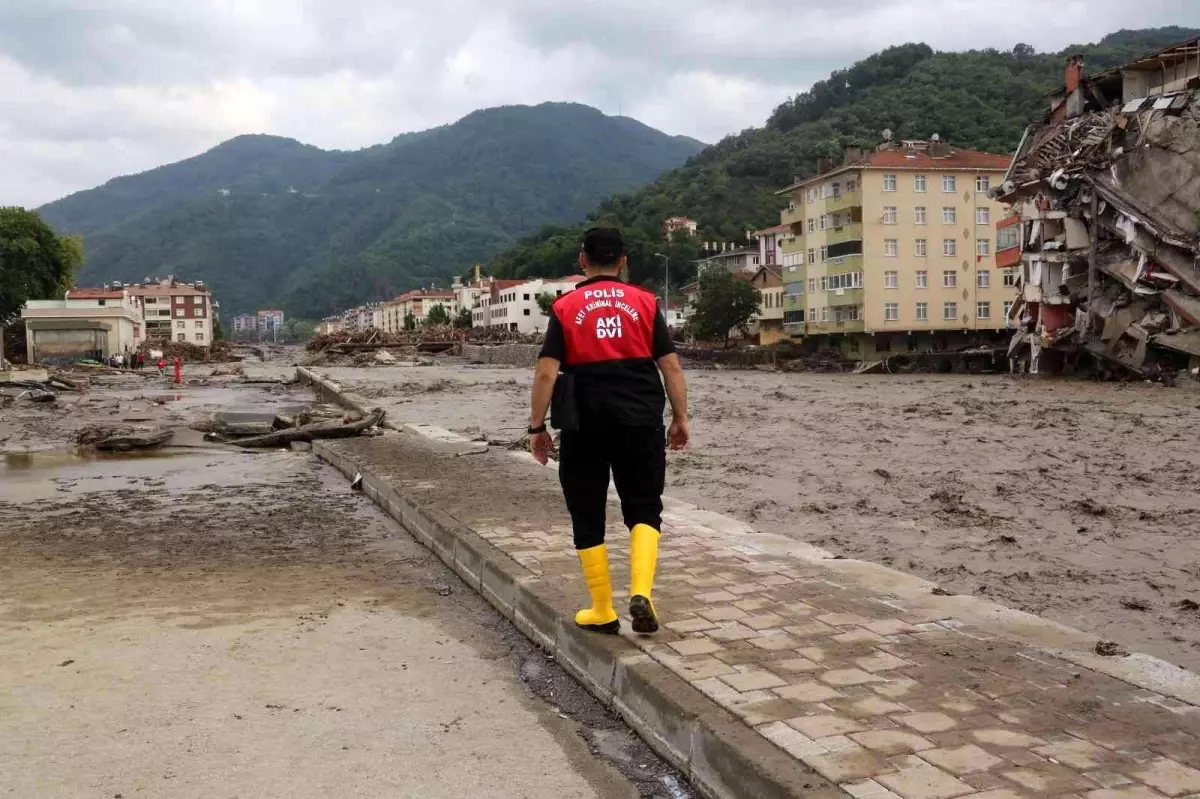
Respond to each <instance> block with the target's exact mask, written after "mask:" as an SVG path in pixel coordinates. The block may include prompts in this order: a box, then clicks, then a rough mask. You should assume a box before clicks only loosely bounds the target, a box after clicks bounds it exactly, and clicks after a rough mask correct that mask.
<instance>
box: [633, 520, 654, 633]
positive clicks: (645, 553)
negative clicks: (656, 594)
mask: <svg viewBox="0 0 1200 799" xmlns="http://www.w3.org/2000/svg"><path fill="white" fill-rule="evenodd" d="M658 538H659V533H658V530H655V529H654V528H653V527H651V526H650V525H648V524H635V525H634V526H633V529H632V530H630V531H629V616H630V618H631V619H633V631H634V632H635V633H656V632H658V613H657V612H656V611H655V610H654V602H652V601H651V600H650V592H651V591H652V590H653V588H654V567H655V566H656V565H657V563H658Z"/></svg>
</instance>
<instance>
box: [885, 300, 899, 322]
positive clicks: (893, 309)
mask: <svg viewBox="0 0 1200 799" xmlns="http://www.w3.org/2000/svg"><path fill="white" fill-rule="evenodd" d="M899 318H900V303H898V302H885V303H884V304H883V319H884V321H886V322H895V321H896V320H898V319H899Z"/></svg>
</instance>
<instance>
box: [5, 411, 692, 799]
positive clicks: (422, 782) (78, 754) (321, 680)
mask: <svg viewBox="0 0 1200 799" xmlns="http://www.w3.org/2000/svg"><path fill="white" fill-rule="evenodd" d="M264 394H266V396H265V397H264ZM303 396H304V395H303V394H298V393H291V392H289V393H288V394H268V393H266V392H261V391H258V390H256V389H253V388H249V389H242V390H239V389H236V388H231V389H225V388H219V389H207V388H199V389H196V390H194V391H192V392H188V393H187V395H186V396H185V398H184V399H183V400H180V401H179V402H177V403H174V404H175V405H176V407H179V408H183V409H184V410H183V411H181V412H180V414H181V415H182V416H184V417H185V418H184V419H181V420H176V421H177V422H179V423H183V422H186V421H187V420H188V419H190V418H195V417H196V416H197V415H198V414H204V413H208V412H210V411H211V410H213V409H216V408H224V409H225V410H235V411H242V412H247V413H256V412H260V411H261V409H262V408H263V407H264V406H263V404H261V403H260V400H263V399H266V400H267V402H266V406H267V407H271V408H274V409H278V408H281V407H285V406H288V405H289V404H292V405H294V403H295V402H296V401H297V398H301V399H302V398H303ZM109 399H111V398H109ZM120 401H121V402H122V403H124V402H126V401H127V400H126V399H122V400H120ZM128 401H130V402H135V403H136V402H138V400H136V398H134V399H130V400H128ZM124 412H125V411H124V410H122V413H124ZM9 431H10V433H11V432H12V428H9ZM191 444H192V446H193V447H194V448H167V449H163V450H158V451H154V452H151V453H144V454H134V455H119V456H97V455H86V454H80V453H76V452H73V451H70V450H67V449H64V448H59V449H57V450H51V451H38V452H27V451H22V452H7V453H5V454H4V455H3V456H2V457H0V519H3V520H4V521H3V524H0V585H3V586H5V589H4V592H3V593H2V594H0V651H2V652H4V653H5V656H4V657H3V658H2V659H0V763H3V764H4V767H3V768H2V769H0V796H13V797H81V796H97V797H112V796H125V797H128V796H146V797H156V796H170V797H201V796H203V797H210V796H213V795H228V796H255V797H274V796H279V797H284V796H286V797H318V796H320V797H324V796H332V795H337V796H381V795H389V796H414V797H415V796H420V797H462V796H489V797H490V796H495V797H543V796H544V797H633V796H661V797H672V799H677V798H678V797H686V796H688V795H689V794H688V792H687V788H686V787H685V786H684V784H683V782H682V781H681V780H680V778H679V776H678V774H676V773H675V772H674V771H673V770H672V769H670V768H669V767H667V766H666V765H665V764H663V763H662V762H661V761H660V760H658V759H657V758H656V757H655V756H654V755H653V753H651V752H650V751H649V750H648V749H647V748H646V747H645V746H644V744H642V743H641V742H640V740H639V739H637V738H636V736H634V735H633V734H632V733H631V732H630V731H629V730H628V728H626V727H625V726H624V725H623V724H622V723H621V722H620V721H619V720H618V719H616V718H615V717H614V716H612V715H611V714H610V713H609V712H608V711H607V710H605V709H604V708H603V707H601V706H600V705H599V704H598V703H596V702H595V701H594V700H592V699H591V697H590V696H588V695H587V694H586V693H585V692H584V691H583V689H582V688H581V687H580V686H579V685H578V684H577V683H576V682H574V681H573V680H572V679H571V678H570V677H569V676H568V675H566V673H565V672H563V670H562V669H561V668H560V667H559V666H558V665H557V663H555V662H554V660H553V659H552V658H548V657H547V656H545V655H544V654H542V653H541V652H540V651H538V650H537V649H535V648H534V647H533V646H532V645H530V644H529V643H528V642H527V641H526V639H525V638H524V637H523V636H521V635H520V634H519V633H517V632H516V631H515V630H514V629H513V628H512V627H511V625H509V623H508V622H507V621H504V620H503V619H502V618H500V617H499V616H498V615H496V614H495V613H494V612H493V611H492V610H491V609H490V608H489V607H488V606H487V605H486V603H485V602H484V601H483V600H482V599H480V598H479V597H478V596H477V595H475V594H474V593H473V592H472V591H470V589H468V588H467V587H466V586H464V585H463V584H462V583H461V582H459V580H458V578H457V577H455V576H454V575H453V574H452V573H451V572H449V571H448V570H446V569H445V568H444V567H443V566H442V565H441V563H440V562H439V561H438V560H437V559H436V558H435V557H433V556H432V555H431V554H430V553H429V552H428V551H427V550H425V549H424V548H422V547H421V546H420V545H418V544H417V543H415V542H414V541H413V540H412V539H411V538H410V537H409V536H408V535H407V534H406V533H405V532H404V531H403V530H401V529H400V528H399V527H398V526H397V525H395V523H394V522H393V521H392V520H390V519H389V518H387V517H385V516H384V515H383V514H381V513H380V512H379V511H378V510H377V509H376V508H375V507H374V506H373V505H372V504H371V503H370V502H368V501H367V500H366V499H365V498H363V497H362V496H361V495H359V494H357V493H353V492H351V491H350V490H349V487H348V486H347V484H346V481H345V480H343V479H342V478H341V476H340V475H337V474H336V473H334V472H333V470H332V469H330V468H328V467H326V466H324V465H322V464H320V463H319V462H318V461H317V460H316V459H315V458H313V457H312V456H311V455H307V454H302V453H293V452H287V451H278V450H276V451H270V452H242V451H236V452H234V451H228V450H223V449H217V448H211V447H206V446H205V444H204V442H203V441H202V440H201V441H192V442H191Z"/></svg>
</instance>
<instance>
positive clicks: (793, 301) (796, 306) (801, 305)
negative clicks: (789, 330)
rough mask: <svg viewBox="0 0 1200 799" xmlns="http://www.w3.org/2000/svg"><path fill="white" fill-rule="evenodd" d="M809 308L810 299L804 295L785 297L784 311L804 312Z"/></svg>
mask: <svg viewBox="0 0 1200 799" xmlns="http://www.w3.org/2000/svg"><path fill="white" fill-rule="evenodd" d="M807 307H808V298H807V297H806V296H805V295H803V294H798V295H796V296H795V297H793V296H792V295H790V294H785V295H783V311H784V313H787V312H789V311H803V310H804V309H805V308H807Z"/></svg>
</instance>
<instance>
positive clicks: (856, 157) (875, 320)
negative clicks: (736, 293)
mask: <svg viewBox="0 0 1200 799" xmlns="http://www.w3.org/2000/svg"><path fill="white" fill-rule="evenodd" d="M1008 163H1009V159H1008V157H1007V156H1001V155H993V154H991V153H982V152H977V151H974V150H963V149H958V148H955V147H951V146H949V145H947V144H943V143H940V142H936V141H934V142H922V141H906V142H901V143H899V144H892V143H890V142H889V143H885V144H884V145H882V146H881V147H880V148H878V149H877V150H875V151H874V152H870V153H867V154H863V153H861V151H854V150H848V151H847V154H846V160H845V162H844V163H843V164H842V165H841V166H839V167H834V168H830V165H828V164H826V165H825V166H826V168H825V169H824V170H823V171H822V173H821V174H819V175H816V176H814V177H811V178H807V179H804V180H800V181H797V182H796V183H794V184H792V185H791V186H789V187H787V188H786V189H783V190H782V191H780V192H779V194H786V195H789V196H790V203H789V205H788V207H787V208H786V209H785V210H784V211H783V213H782V214H781V220H780V221H781V222H782V223H783V224H785V225H788V226H790V228H791V235H789V236H787V237H784V238H782V239H780V246H781V249H780V255H779V257H778V260H779V262H780V268H781V270H782V278H783V284H784V290H783V293H784V307H783V311H784V332H785V334H787V335H788V336H791V337H792V338H798V339H799V338H803V339H804V340H805V341H806V342H809V340H812V342H811V343H812V344H813V345H814V346H822V345H827V346H831V347H835V348H839V349H841V350H842V351H843V352H844V353H845V354H847V355H849V356H850V357H856V358H873V357H875V355H876V353H881V354H889V353H897V352H911V351H918V350H929V349H934V350H938V349H948V348H952V347H955V346H960V345H963V344H967V343H970V342H972V341H978V340H983V339H986V340H989V341H990V340H992V339H994V338H996V335H997V331H1001V330H1004V329H1005V327H1006V324H1007V323H1006V314H1005V311H1006V304H1007V303H1010V302H1011V301H1012V299H1013V296H1012V288H1011V287H1005V286H1004V285H1003V281H1002V280H1001V279H1000V277H1001V276H1000V275H999V274H997V273H996V272H995V269H994V258H993V256H994V253H995V241H994V237H995V231H996V227H995V225H996V222H997V220H999V219H1000V218H1001V216H1002V209H1001V206H1000V205H999V204H998V203H997V202H996V201H994V200H992V199H990V198H989V197H988V190H989V189H990V188H991V187H992V186H993V185H996V184H998V183H999V182H1000V181H1001V179H1002V178H1003V176H1004V173H1005V171H1006V170H1007V168H1008Z"/></svg>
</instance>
